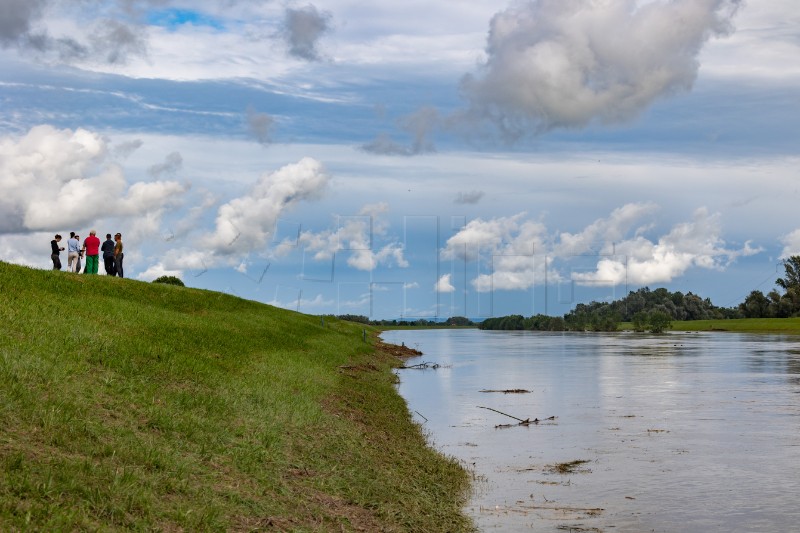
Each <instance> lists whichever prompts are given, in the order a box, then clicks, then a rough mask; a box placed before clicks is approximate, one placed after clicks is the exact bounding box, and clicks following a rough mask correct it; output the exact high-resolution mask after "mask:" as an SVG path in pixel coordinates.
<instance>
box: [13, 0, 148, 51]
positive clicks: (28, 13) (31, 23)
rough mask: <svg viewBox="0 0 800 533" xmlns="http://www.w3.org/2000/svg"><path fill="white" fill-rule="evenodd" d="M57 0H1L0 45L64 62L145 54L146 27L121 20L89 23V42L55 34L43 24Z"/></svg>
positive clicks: (129, 5)
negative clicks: (43, 15) (48, 9)
mask: <svg viewBox="0 0 800 533" xmlns="http://www.w3.org/2000/svg"><path fill="white" fill-rule="evenodd" d="M84 3H87V2H80V1H76V2H75V3H74V4H66V5H70V6H71V7H74V8H80V7H83V4H84ZM141 3H146V4H157V3H161V2H160V1H156V0H153V1H151V2H120V3H118V4H116V6H117V7H119V8H120V9H123V10H128V9H132V8H133V6H134V5H139V4H141ZM51 4H55V2H54V0H2V1H0V45H2V46H4V47H11V46H15V47H17V48H19V49H20V50H23V51H28V52H32V53H34V54H37V55H42V56H45V57H48V58H50V59H57V60H58V61H61V62H64V63H73V62H77V61H86V60H93V61H99V62H103V63H111V64H114V63H125V62H126V61H127V60H128V58H129V57H130V56H133V55H145V53H146V43H147V41H146V38H145V34H144V28H143V27H141V26H138V25H132V24H127V23H123V22H120V21H118V20H112V19H107V20H100V21H98V22H96V23H95V24H94V25H93V26H91V25H90V26H89V31H87V33H88V34H89V37H88V40H87V42H81V41H78V40H76V39H74V38H71V37H62V36H53V35H51V34H50V33H49V32H48V29H47V27H46V26H45V25H44V24H42V22H43V21H42V14H43V12H44V10H45V8H46V7H48V6H49V5H51Z"/></svg>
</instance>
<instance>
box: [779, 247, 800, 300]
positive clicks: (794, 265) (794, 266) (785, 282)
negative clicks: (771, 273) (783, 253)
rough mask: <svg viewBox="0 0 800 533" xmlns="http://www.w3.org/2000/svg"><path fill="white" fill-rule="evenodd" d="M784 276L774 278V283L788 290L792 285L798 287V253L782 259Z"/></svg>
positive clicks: (799, 263) (799, 272) (799, 279)
mask: <svg viewBox="0 0 800 533" xmlns="http://www.w3.org/2000/svg"><path fill="white" fill-rule="evenodd" d="M783 268H784V269H785V270H786V276H785V277H783V278H778V279H776V280H775V285H777V286H778V287H780V288H782V289H784V290H786V291H788V290H789V289H791V288H793V287H800V255H793V256H791V257H789V258H788V259H784V260H783Z"/></svg>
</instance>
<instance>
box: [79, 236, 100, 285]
mask: <svg viewBox="0 0 800 533" xmlns="http://www.w3.org/2000/svg"><path fill="white" fill-rule="evenodd" d="M96 233H97V232H96V231H95V230H92V231H90V232H89V236H88V237H86V238H85V239H84V240H83V247H84V248H85V249H86V273H87V274H97V265H98V264H99V260H98V256H99V254H100V239H98V238H97V235H96Z"/></svg>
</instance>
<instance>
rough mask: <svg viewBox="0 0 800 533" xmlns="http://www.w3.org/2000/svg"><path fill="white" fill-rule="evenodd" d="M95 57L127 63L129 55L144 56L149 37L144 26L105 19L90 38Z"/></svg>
mask: <svg viewBox="0 0 800 533" xmlns="http://www.w3.org/2000/svg"><path fill="white" fill-rule="evenodd" d="M90 40H91V42H92V49H93V51H94V55H95V57H97V58H99V59H101V60H102V61H104V62H106V63H110V64H117V63H126V62H127V61H128V57H129V56H136V55H138V56H144V55H146V52H147V38H146V34H145V31H144V29H143V28H141V27H139V26H130V25H127V24H122V23H121V22H117V21H115V20H105V21H103V22H101V23H100V24H98V26H97V28H96V29H95V32H94V34H93V35H92V36H91V38H90Z"/></svg>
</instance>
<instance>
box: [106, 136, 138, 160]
mask: <svg viewBox="0 0 800 533" xmlns="http://www.w3.org/2000/svg"><path fill="white" fill-rule="evenodd" d="M142 145H144V141H142V140H141V139H134V140H133V141H128V142H123V143H120V144H118V145H116V146H114V148H113V149H112V150H111V152H112V153H113V154H114V156H116V157H120V158H122V159H125V158H126V157H128V156H130V155H131V154H132V153H133V152H135V151H136V150H138V149H139V148H141V147H142Z"/></svg>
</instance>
